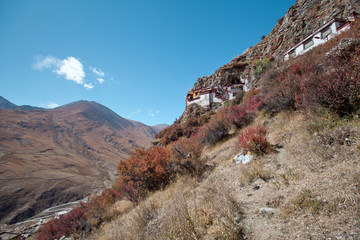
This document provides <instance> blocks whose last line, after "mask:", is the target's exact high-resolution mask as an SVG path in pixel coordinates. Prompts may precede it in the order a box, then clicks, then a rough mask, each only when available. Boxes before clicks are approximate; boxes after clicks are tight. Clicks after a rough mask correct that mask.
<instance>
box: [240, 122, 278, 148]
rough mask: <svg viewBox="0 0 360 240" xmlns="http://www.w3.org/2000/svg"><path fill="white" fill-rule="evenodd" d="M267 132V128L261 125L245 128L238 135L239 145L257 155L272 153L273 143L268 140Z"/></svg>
mask: <svg viewBox="0 0 360 240" xmlns="http://www.w3.org/2000/svg"><path fill="white" fill-rule="evenodd" d="M266 132H267V131H266V128H264V127H263V126H261V125H258V126H255V127H253V126H250V127H248V128H246V129H244V130H243V131H241V133H240V134H239V136H238V139H239V146H240V147H241V148H242V149H244V150H245V151H246V152H251V153H254V154H255V155H263V154H267V153H270V152H271V144H270V143H269V142H268V141H267V140H266Z"/></svg>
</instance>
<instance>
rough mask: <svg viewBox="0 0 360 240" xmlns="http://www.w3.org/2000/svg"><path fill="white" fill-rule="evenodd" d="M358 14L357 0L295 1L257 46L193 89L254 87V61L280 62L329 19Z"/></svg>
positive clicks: (255, 82)
mask: <svg viewBox="0 0 360 240" xmlns="http://www.w3.org/2000/svg"><path fill="white" fill-rule="evenodd" d="M354 11H355V12H357V13H359V12H360V1H359V0H297V1H296V3H295V4H294V5H293V6H292V7H290V8H289V10H288V11H287V13H286V14H285V16H284V17H283V18H280V19H279V20H278V23H277V24H276V25H275V27H274V28H273V30H272V31H271V32H270V33H269V34H268V35H267V36H266V37H265V38H264V39H263V40H262V41H261V42H259V43H258V44H256V45H255V46H253V47H250V48H248V49H247V50H246V51H245V52H244V53H242V54H241V55H239V56H237V57H235V58H234V59H232V60H231V61H230V62H229V63H227V64H225V65H224V66H222V67H220V68H219V69H218V70H216V71H215V73H214V74H212V75H211V76H205V77H201V78H198V79H197V81H196V83H195V84H194V88H199V87H210V86H216V85H225V84H234V83H241V82H243V83H246V84H247V87H249V88H252V87H254V86H256V84H257V80H258V79H257V77H256V74H255V72H254V66H253V62H254V59H262V58H265V57H272V58H273V59H274V60H275V61H282V59H283V55H284V52H285V51H286V50H288V49H289V48H291V47H292V46H294V45H295V44H297V43H298V42H300V41H301V40H303V39H304V38H305V37H307V36H308V35H310V34H311V33H313V32H314V31H315V30H316V29H318V28H319V27H320V26H321V25H322V24H323V23H324V22H327V21H329V20H331V19H332V18H333V17H338V18H343V19H347V18H348V17H349V15H350V14H351V13H353V12H354Z"/></svg>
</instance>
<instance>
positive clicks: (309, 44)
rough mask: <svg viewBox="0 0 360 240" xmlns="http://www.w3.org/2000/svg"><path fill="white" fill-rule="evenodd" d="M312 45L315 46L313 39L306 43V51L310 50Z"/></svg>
mask: <svg viewBox="0 0 360 240" xmlns="http://www.w3.org/2000/svg"><path fill="white" fill-rule="evenodd" d="M312 45H314V41H313V40H312V39H310V40H308V41H307V42H305V43H304V50H305V49H308V48H309V47H311V46H312Z"/></svg>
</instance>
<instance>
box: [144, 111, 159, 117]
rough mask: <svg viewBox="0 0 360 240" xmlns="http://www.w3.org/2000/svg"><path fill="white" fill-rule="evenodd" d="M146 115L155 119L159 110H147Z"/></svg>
mask: <svg viewBox="0 0 360 240" xmlns="http://www.w3.org/2000/svg"><path fill="white" fill-rule="evenodd" d="M147 113H148V115H149V116H150V117H155V116H156V115H157V114H159V113H160V110H156V111H153V110H148V111H147Z"/></svg>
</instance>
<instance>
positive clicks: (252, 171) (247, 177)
mask: <svg viewBox="0 0 360 240" xmlns="http://www.w3.org/2000/svg"><path fill="white" fill-rule="evenodd" d="M240 173H241V174H240V181H241V182H242V183H248V184H250V183H252V182H254V181H255V180H256V179H262V180H264V181H265V182H266V181H268V180H269V179H270V178H271V173H270V172H269V171H268V170H266V169H265V168H264V163H263V160H262V159H255V160H252V161H251V162H250V163H249V164H247V165H243V166H242V168H241V170H240Z"/></svg>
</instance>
